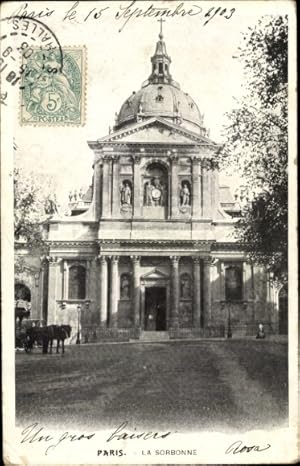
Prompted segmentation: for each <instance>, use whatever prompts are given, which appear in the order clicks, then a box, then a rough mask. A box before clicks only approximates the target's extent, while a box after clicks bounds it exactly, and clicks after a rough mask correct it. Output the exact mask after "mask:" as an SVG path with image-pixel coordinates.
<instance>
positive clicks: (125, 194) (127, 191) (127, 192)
mask: <svg viewBox="0 0 300 466" xmlns="http://www.w3.org/2000/svg"><path fill="white" fill-rule="evenodd" d="M121 205H131V187H130V185H129V183H128V181H124V183H123V186H122V188H121Z"/></svg>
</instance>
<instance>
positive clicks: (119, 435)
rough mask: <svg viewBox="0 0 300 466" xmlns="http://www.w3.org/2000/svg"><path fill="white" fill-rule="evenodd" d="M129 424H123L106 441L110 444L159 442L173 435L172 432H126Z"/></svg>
mask: <svg viewBox="0 0 300 466" xmlns="http://www.w3.org/2000/svg"><path fill="white" fill-rule="evenodd" d="M127 425H128V422H127V421H125V422H123V423H122V424H120V425H119V427H117V429H116V430H115V431H114V432H113V433H112V434H111V435H110V436H109V437H108V439H107V440H106V441H107V442H110V441H111V440H137V439H141V440H149V439H153V440H158V439H164V438H166V437H169V435H171V434H172V432H169V431H168V432H164V433H161V432H136V429H134V430H135V432H126V431H125V430H124V429H125V427H127Z"/></svg>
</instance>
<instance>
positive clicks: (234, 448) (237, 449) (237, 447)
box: [225, 440, 271, 455]
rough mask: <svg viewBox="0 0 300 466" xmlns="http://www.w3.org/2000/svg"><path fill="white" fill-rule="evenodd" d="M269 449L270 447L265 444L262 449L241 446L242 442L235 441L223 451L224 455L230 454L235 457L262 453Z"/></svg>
mask: <svg viewBox="0 0 300 466" xmlns="http://www.w3.org/2000/svg"><path fill="white" fill-rule="evenodd" d="M269 448H271V445H270V444H269V443H267V445H266V446H264V447H262V446H261V445H250V446H247V445H243V442H242V441H241V440H237V441H236V442H233V443H232V444H231V445H230V446H229V447H228V448H227V450H226V451H225V454H226V455H228V454H229V453H232V454H233V455H236V454H237V453H250V452H253V451H256V452H262V451H265V450H268V449H269Z"/></svg>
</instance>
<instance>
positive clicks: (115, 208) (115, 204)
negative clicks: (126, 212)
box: [112, 155, 120, 218]
mask: <svg viewBox="0 0 300 466" xmlns="http://www.w3.org/2000/svg"><path fill="white" fill-rule="evenodd" d="M119 158H120V157H119V156H118V155H114V156H113V158H112V160H113V169H112V212H113V217H114V218H116V217H120V165H119Z"/></svg>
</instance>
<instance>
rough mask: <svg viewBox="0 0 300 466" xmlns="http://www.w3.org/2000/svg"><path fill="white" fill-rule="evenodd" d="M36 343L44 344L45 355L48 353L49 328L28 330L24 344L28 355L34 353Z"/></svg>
mask: <svg viewBox="0 0 300 466" xmlns="http://www.w3.org/2000/svg"><path fill="white" fill-rule="evenodd" d="M34 342H37V343H38V344H39V343H42V347H43V353H44V354H45V353H47V352H48V344H49V334H48V327H31V328H28V329H27V330H26V338H25V344H24V346H25V351H26V353H30V352H31V351H32V348H33V345H34Z"/></svg>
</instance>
